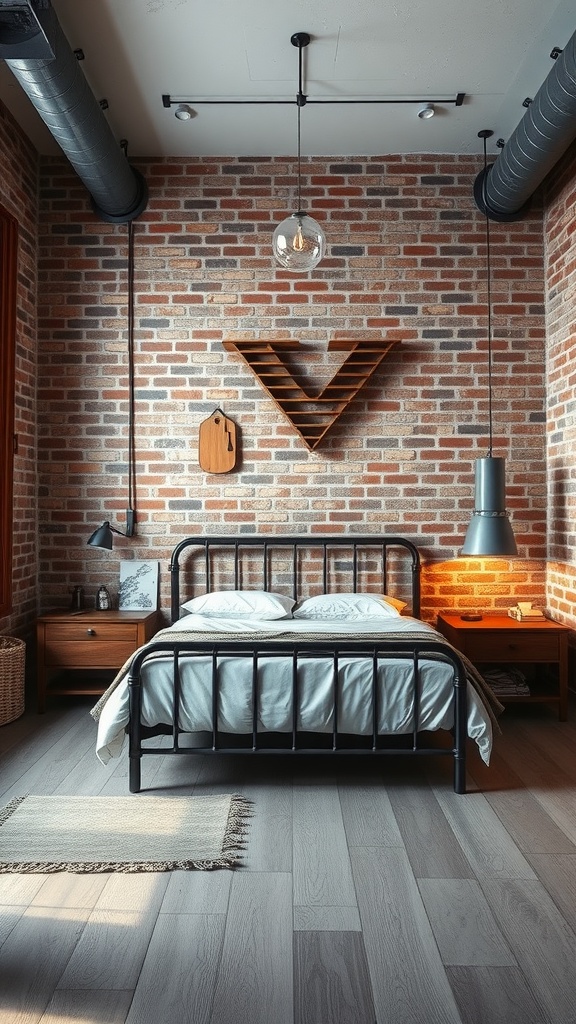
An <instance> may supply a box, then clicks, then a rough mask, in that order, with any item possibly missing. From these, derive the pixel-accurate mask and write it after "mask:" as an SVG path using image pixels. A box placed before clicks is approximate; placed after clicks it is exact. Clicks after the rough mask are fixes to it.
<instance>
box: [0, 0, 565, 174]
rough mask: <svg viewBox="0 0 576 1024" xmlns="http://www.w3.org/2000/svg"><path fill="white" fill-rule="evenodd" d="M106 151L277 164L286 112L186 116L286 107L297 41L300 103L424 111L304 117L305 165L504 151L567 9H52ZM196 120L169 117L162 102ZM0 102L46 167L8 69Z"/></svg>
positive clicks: (149, 3) (259, 5) (158, 3)
mask: <svg viewBox="0 0 576 1024" xmlns="http://www.w3.org/2000/svg"><path fill="white" fill-rule="evenodd" d="M52 3H53V7H54V10H55V11H56V14H57V17H58V20H59V22H60V25H61V27H62V29H63V30H64V32H65V34H66V36H67V38H68V41H69V43H70V46H71V47H72V49H77V48H81V49H82V50H83V51H84V54H85V60H84V61H83V62H82V65H81V66H82V69H83V71H84V73H85V75H86V77H87V79H88V81H89V83H90V85H91V87H92V90H93V92H94V94H95V95H96V97H97V98H98V99H104V98H105V99H106V100H107V101H108V104H109V107H108V110H107V112H106V117H107V118H108V120H109V123H110V125H111V127H112V129H113V131H114V134H115V136H116V137H117V138H118V139H121V138H126V139H127V140H128V154H129V156H131V157H134V156H180V157H186V156H203V155H212V156H218V155H230V156H232V155H236V156H274V155H290V154H293V153H294V152H295V149H296V118H297V108H296V104H295V102H294V103H291V104H289V105H284V106H275V105H265V106H250V105H225V104H224V105H218V106H210V105H201V104H198V105H195V101H196V102H197V101H198V100H199V99H200V98H204V99H210V98H214V99H215V98H224V99H232V98H241V99H248V98H263V99H271V98H275V99H289V100H295V96H296V92H297V87H298V50H297V49H296V48H295V47H294V46H292V45H291V43H290V37H291V35H292V34H293V33H294V32H298V31H305V32H308V33H309V34H310V35H311V37H312V41H311V43H310V45H309V46H308V47H307V49H306V50H305V51H304V56H305V82H304V92H305V93H306V94H307V95H308V98H309V100H312V99H320V98H330V99H345V98H346V99H350V98H354V97H357V98H358V97H361V98H364V99H366V98H404V99H406V98H408V99H411V98H415V99H421V100H425V99H445V100H454V99H455V97H456V94H457V93H465V94H466V98H465V100H464V103H463V105H462V106H461V107H456V106H455V105H454V104H453V103H452V104H451V103H447V102H446V103H439V104H437V105H436V115H435V116H434V117H433V118H431V119H429V120H421V119H419V118H418V117H417V110H418V109H419V106H420V105H421V104H418V103H416V104H414V105H412V104H385V105H384V104H382V105H381V104H371V105H368V104H367V105H358V104H340V103H336V104H333V105H325V104H319V105H313V104H311V103H310V104H308V105H307V106H306V107H305V108H304V109H303V110H302V112H301V122H302V153H303V155H305V154H314V155H331V154H334V155H345V156H353V155H385V154H387V153H470V152H471V153H477V152H480V151H481V148H482V147H481V143H480V141H479V140H478V138H477V135H478V132H479V131H480V129H482V128H491V129H493V131H494V137H493V139H492V140H491V142H490V143H489V150H490V151H492V152H497V151H498V150H497V148H496V145H495V144H496V140H497V139H498V138H504V139H506V138H508V137H509V136H510V134H511V133H512V131H513V130H514V128H515V127H516V125H517V124H518V122H519V121H520V120H521V118H522V116H523V114H524V113H525V109H524V107H523V106H522V101H523V100H524V98H525V97H526V96H530V97H533V96H534V95H535V93H536V92H537V90H538V88H539V87H540V85H541V84H542V82H543V81H544V79H545V78H546V76H547V75H548V73H549V71H550V68H551V67H552V60H551V58H550V51H551V50H552V48H553V47H554V46H558V47H563V46H564V45H565V43H566V42H567V40H568V39H569V38H570V36H571V35H572V34H573V32H574V30H575V29H576V2H575V0H558V2H557V0H481V2H479V0H434V2H432V0H355V2H351V0H289V2H287V0H52ZM164 93H168V94H170V95H171V96H172V97H174V98H178V99H187V100H188V101H189V103H190V105H191V106H192V107H193V108H194V109H195V111H196V116H195V117H193V118H192V119H191V120H189V121H178V120H177V119H176V118H175V117H174V110H175V107H172V108H168V109H166V108H164V107H163V105H162V94H164ZM0 99H2V100H3V101H4V102H5V103H6V105H7V106H8V107H9V109H10V110H11V111H12V113H13V114H14V115H15V117H16V118H17V120H18V121H19V123H20V124H21V125H22V127H23V128H24V130H25V131H26V132H27V133H28V134H29V135H30V137H31V139H32V140H33V142H34V143H35V145H36V147H37V148H38V149H39V151H40V152H42V153H58V151H59V149H58V146H57V144H56V143H55V142H54V141H53V139H52V136H51V135H50V133H49V132H48V130H47V129H46V128H45V126H44V125H43V124H42V122H41V121H40V119H39V117H38V115H37V114H36V112H35V111H34V109H33V108H32V106H31V104H30V102H29V101H28V99H27V98H26V97H25V96H24V94H23V92H22V90H21V88H20V86H19V84H18V83H17V81H16V79H15V78H14V77H13V75H12V73H11V72H10V70H9V68H8V67H7V65H6V64H5V63H4V62H3V61H0Z"/></svg>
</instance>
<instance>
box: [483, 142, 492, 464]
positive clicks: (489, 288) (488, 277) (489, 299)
mask: <svg viewBox="0 0 576 1024" xmlns="http://www.w3.org/2000/svg"><path fill="white" fill-rule="evenodd" d="M485 184H486V138H484V187H485ZM486 302H487V307H488V308H487V313H488V316H487V331H488V433H489V447H488V455H489V457H490V458H491V457H492V265H491V260H490V218H489V217H488V214H487V213H486Z"/></svg>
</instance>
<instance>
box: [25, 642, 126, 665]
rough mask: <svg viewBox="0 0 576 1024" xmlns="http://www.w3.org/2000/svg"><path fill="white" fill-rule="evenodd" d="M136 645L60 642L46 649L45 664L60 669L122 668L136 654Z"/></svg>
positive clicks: (124, 643) (49, 645) (51, 644)
mask: <svg viewBox="0 0 576 1024" xmlns="http://www.w3.org/2000/svg"><path fill="white" fill-rule="evenodd" d="M134 646H135V645H134V643H128V642H126V641H125V642H120V641H114V640H111V641H108V640H107V641H105V642H99V641H97V640H96V641H94V643H91V644H85V643H84V642H82V643H75V642H70V641H69V642H66V643H61V642H60V641H58V642H56V641H55V642H54V643H50V644H48V645H47V647H46V648H45V652H44V664H45V665H46V666H47V667H50V666H52V665H57V666H58V668H62V669H68V668H120V667H121V666H122V665H123V664H124V662H125V661H127V660H128V658H129V657H130V656H131V655H132V654H134Z"/></svg>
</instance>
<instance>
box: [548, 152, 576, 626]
mask: <svg viewBox="0 0 576 1024" xmlns="http://www.w3.org/2000/svg"><path fill="white" fill-rule="evenodd" d="M575 223H576V147H575V146H573V147H572V148H571V150H570V151H569V152H568V153H567V154H566V156H565V158H564V159H563V160H562V161H561V163H560V164H559V165H558V167H557V168H556V169H555V172H554V174H553V176H552V177H551V180H550V181H549V182H548V183H547V209H546V219H545V238H546V252H547V281H546V314H547V334H548V403H547V462H548V488H549V494H548V552H549V558H550V562H549V564H548V572H547V603H548V605H549V607H550V609H551V610H552V612H553V613H554V615H556V616H557V617H558V618H559V619H560V620H561V621H564V622H567V623H568V624H569V625H576V324H575V319H574V308H575V305H576V246H575V242H574V225H575Z"/></svg>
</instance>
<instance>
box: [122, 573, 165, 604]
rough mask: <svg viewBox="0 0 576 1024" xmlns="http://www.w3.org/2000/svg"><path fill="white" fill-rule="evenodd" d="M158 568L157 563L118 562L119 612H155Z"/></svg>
mask: <svg viewBox="0 0 576 1024" xmlns="http://www.w3.org/2000/svg"><path fill="white" fill-rule="evenodd" d="M159 566H160V563H159V562H132V561H130V562H128V561H125V562H120V587H119V589H118V608H119V609H120V611H130V612H138V611H142V612H153V611H156V609H157V607H158V570H159Z"/></svg>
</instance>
